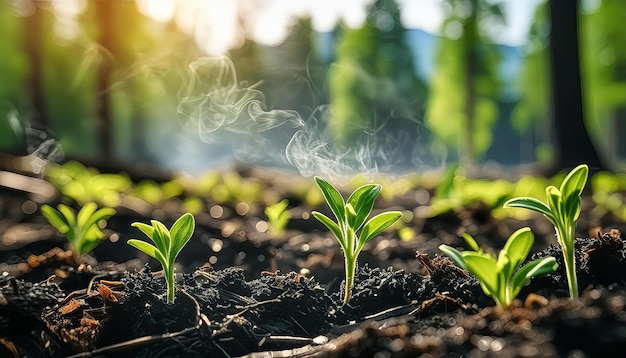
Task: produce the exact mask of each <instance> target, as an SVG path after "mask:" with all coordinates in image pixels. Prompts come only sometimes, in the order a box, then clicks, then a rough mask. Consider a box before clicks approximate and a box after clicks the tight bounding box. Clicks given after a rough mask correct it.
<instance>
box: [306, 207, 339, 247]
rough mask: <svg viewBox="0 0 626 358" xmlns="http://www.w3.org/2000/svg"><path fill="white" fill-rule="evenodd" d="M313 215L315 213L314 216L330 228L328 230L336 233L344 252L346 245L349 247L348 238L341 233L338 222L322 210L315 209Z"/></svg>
mask: <svg viewBox="0 0 626 358" xmlns="http://www.w3.org/2000/svg"><path fill="white" fill-rule="evenodd" d="M311 215H313V217H314V218H316V219H317V220H318V221H319V222H321V223H322V224H324V225H325V226H326V227H327V228H328V230H330V232H332V233H333V234H334V235H335V237H336V238H337V241H339V244H340V245H341V248H342V249H343V251H344V252H346V247H347V246H346V245H347V242H346V238H345V237H344V236H343V234H342V233H341V230H340V229H339V226H337V224H336V223H335V222H334V221H332V220H331V219H330V218H329V217H328V216H326V215H324V214H322V213H320V212H317V211H313V212H311Z"/></svg>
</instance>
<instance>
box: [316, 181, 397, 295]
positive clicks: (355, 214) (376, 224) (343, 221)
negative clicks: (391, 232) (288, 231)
mask: <svg viewBox="0 0 626 358" xmlns="http://www.w3.org/2000/svg"><path fill="white" fill-rule="evenodd" d="M315 182H316V183H317V185H318V186H319V187H320V189H321V190H322V194H324V198H325V199H326V202H327V203H328V206H329V207H330V210H331V211H332V212H333V214H334V215H335V218H336V219H337V222H334V221H333V220H331V219H330V218H329V217H328V216H326V215H324V214H322V213H320V212H317V211H313V212H312V213H311V214H312V215H313V216H314V217H315V218H316V219H317V220H319V221H320V222H321V223H322V224H324V225H325V226H326V227H327V228H328V229H329V230H330V231H331V232H332V233H333V234H334V235H335V237H336V238H337V240H338V241H339V245H341V249H342V250H343V254H344V259H345V269H346V282H345V292H344V296H343V302H344V304H346V303H348V301H349V300H350V294H351V292H352V286H353V285H354V274H355V271H356V261H357V257H358V256H359V253H360V252H361V250H362V249H363V246H365V244H366V243H367V242H368V241H370V240H371V239H372V238H374V237H375V236H376V235H378V234H380V233H381V232H382V231H383V230H385V229H386V228H388V227H389V226H391V225H392V224H393V223H395V222H396V221H397V220H398V219H400V217H401V216H402V213H401V212H399V211H389V212H385V213H381V214H378V215H376V216H374V217H373V218H371V219H370V220H369V221H368V222H367V223H366V222H365V220H366V219H367V217H368V216H369V215H370V213H371V212H372V208H373V207H374V200H376V197H377V196H378V195H379V194H380V190H381V189H382V187H381V186H380V185H377V184H367V185H363V186H361V187H359V188H358V189H356V190H355V191H354V192H353V193H352V195H350V197H349V198H348V200H347V202H346V201H344V199H343V197H342V196H341V194H340V193H339V191H337V189H335V188H334V187H333V186H332V185H331V184H330V183H328V182H327V181H325V180H324V179H322V178H319V177H315ZM359 229H361V232H360V234H359V235H358V236H357V231H358V230H359Z"/></svg>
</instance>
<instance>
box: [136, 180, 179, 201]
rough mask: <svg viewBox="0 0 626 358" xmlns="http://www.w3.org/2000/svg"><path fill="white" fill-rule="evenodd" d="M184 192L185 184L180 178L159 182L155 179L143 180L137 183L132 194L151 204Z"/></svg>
mask: <svg viewBox="0 0 626 358" xmlns="http://www.w3.org/2000/svg"><path fill="white" fill-rule="evenodd" d="M182 192H183V186H182V185H181V184H180V182H179V181H178V180H170V181H168V182H165V183H162V184H157V183H156V182H154V181H153V180H143V181H141V182H139V183H138V184H136V185H135V186H134V187H133V189H132V190H131V191H130V194H132V195H134V196H136V197H138V198H139V199H142V200H143V201H145V202H147V203H148V204H151V205H157V204H158V203H160V202H162V201H164V200H167V199H171V198H173V197H176V196H178V195H180V194H182Z"/></svg>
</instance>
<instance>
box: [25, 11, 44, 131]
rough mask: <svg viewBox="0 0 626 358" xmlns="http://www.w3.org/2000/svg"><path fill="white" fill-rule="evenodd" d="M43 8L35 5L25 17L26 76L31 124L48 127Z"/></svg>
mask: <svg viewBox="0 0 626 358" xmlns="http://www.w3.org/2000/svg"><path fill="white" fill-rule="evenodd" d="M43 22H44V14H43V10H42V9H39V8H38V7H37V6H35V11H34V12H33V13H32V14H31V15H30V16H28V17H27V18H26V19H25V22H24V24H25V26H26V29H25V33H26V52H27V53H28V57H29V59H30V76H29V78H28V81H29V87H30V96H31V101H32V107H33V109H34V113H33V120H32V122H33V123H32V124H33V125H34V126H36V127H41V128H42V129H43V128H49V127H50V121H49V119H48V112H47V106H46V98H45V91H44V79H43V71H42V69H43V47H44V43H45V41H44V39H43V36H42V35H43V26H44V25H43Z"/></svg>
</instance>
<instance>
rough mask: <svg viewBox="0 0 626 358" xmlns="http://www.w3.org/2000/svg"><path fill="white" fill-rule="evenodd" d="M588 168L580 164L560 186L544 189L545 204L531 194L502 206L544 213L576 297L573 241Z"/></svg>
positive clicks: (568, 281)
mask: <svg viewBox="0 0 626 358" xmlns="http://www.w3.org/2000/svg"><path fill="white" fill-rule="evenodd" d="M588 175H589V168H588V167H587V165H586V164H581V165H579V166H577V167H576V168H574V169H573V170H572V171H571V172H570V173H569V174H567V176H566V177H565V179H563V182H562V183H561V187H560V188H556V187H555V186H552V185H550V186H548V187H547V188H546V194H547V204H545V203H543V202H541V201H540V200H537V199H535V198H531V197H519V198H513V199H510V200H508V201H507V202H505V203H504V207H505V208H524V209H528V210H532V211H536V212H538V213H541V214H543V215H544V216H545V217H546V218H547V219H548V220H550V222H551V223H552V225H554V228H555V229H556V239H557V242H558V243H559V245H561V248H562V249H563V258H564V261H565V271H566V273H567V285H568V288H569V295H570V297H571V298H578V280H577V278H576V260H575V257H574V240H575V239H576V221H577V220H578V216H579V215H580V195H581V194H582V192H583V189H584V187H585V184H586V183H587V176H588Z"/></svg>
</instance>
